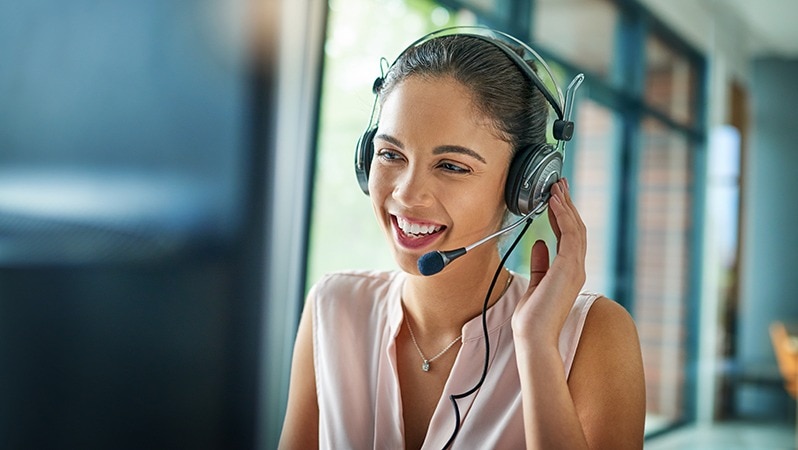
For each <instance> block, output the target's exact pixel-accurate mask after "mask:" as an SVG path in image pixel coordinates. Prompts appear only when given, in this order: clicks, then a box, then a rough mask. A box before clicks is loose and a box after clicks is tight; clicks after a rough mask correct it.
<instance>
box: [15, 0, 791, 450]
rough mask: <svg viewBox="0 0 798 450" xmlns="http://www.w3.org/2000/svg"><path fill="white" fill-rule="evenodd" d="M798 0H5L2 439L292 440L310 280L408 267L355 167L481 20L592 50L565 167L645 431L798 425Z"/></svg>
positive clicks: (574, 53)
mask: <svg viewBox="0 0 798 450" xmlns="http://www.w3.org/2000/svg"><path fill="white" fill-rule="evenodd" d="M795 17H798V3H796V2H795V1H793V0H758V1H749V0H567V1H566V0H329V1H323V0H319V1H316V0H300V1H295V0H225V1H222V0H198V1H195V2H177V1H160V2H153V1H117V2H92V1H88V0H78V1H72V2H60V1H55V0H37V1H32V2H13V1H11V0H2V1H0V398H2V401H0V446H2V447H3V448H14V449H27V448H31V449H34V448H35V449H42V448H59V449H63V448H81V449H87V448H103V449H108V448H114V449H127V448H130V449H134V448H135V449H139V448H194V449H222V448H223V449H231V448H243V449H250V448H277V442H278V438H279V433H280V428H281V423H282V417H283V414H284V411H285V403H286V397H287V388H288V377H289V367H290V358H291V350H292V345H293V339H294V335H295V333H296V326H297V324H298V320H299V315H300V313H301V309H302V304H303V301H304V297H305V294H306V292H307V290H308V289H309V287H310V286H311V285H312V283H313V282H314V280H315V279H317V278H318V277H319V276H320V275H321V274H323V273H325V272H329V271H334V270H344V269H367V268H376V269H391V268H392V267H393V266H392V261H391V259H390V254H389V252H388V251H387V249H386V247H384V246H385V244H384V242H383V238H382V236H381V235H380V231H379V229H378V227H377V226H376V224H375V223H374V220H373V218H372V212H371V208H370V204H369V201H368V198H367V197H365V196H363V194H362V193H361V192H360V191H359V189H358V188H357V183H356V180H355V175H354V170H353V167H352V158H353V151H354V146H355V142H356V141H357V139H358V137H359V135H360V134H361V133H362V132H363V130H364V129H365V128H366V126H367V124H368V120H369V114H370V113H371V108H372V105H373V101H374V98H373V94H372V93H371V84H372V82H373V80H374V78H375V77H376V76H377V75H379V73H380V70H381V65H382V64H383V63H381V58H385V59H386V60H387V61H388V62H390V61H392V60H393V58H395V57H396V56H397V55H398V54H399V52H400V51H401V50H402V49H403V48H405V47H406V46H407V45H408V44H409V43H411V42H412V41H414V40H415V39H416V38H418V37H420V36H421V35H423V34H425V33H427V32H429V31H432V30H434V29H437V28H441V27H444V26H451V25H471V24H481V25H486V26H489V27H493V28H496V29H499V30H502V31H505V32H508V33H511V34H513V35H514V36H516V37H519V38H520V39H522V40H524V41H525V42H527V43H528V44H529V45H531V46H532V47H533V48H535V49H536V50H537V51H538V52H539V53H540V55H541V56H542V57H543V58H544V59H545V60H546V61H547V62H548V64H549V65H550V66H551V67H552V71H553V73H554V75H555V78H556V79H555V80H554V81H556V83H558V85H559V86H560V87H561V88H562V89H564V88H565V85H566V84H567V83H568V81H569V80H571V79H572V77H573V76H575V75H576V74H577V73H584V74H585V82H584V84H583V86H582V87H581V88H580V90H579V92H578V94H577V97H576V101H575V106H574V111H573V117H574V121H575V122H576V134H575V138H574V140H573V141H572V142H569V144H568V147H567V150H566V152H567V153H566V163H565V168H564V171H565V174H566V176H568V178H569V181H570V183H571V185H572V189H573V191H574V198H575V201H576V202H577V205H578V206H579V208H580V211H581V212H582V214H583V216H584V218H585V221H586V223H587V226H588V229H589V239H590V241H589V250H588V261H587V272H588V281H587V285H588V286H589V287H590V288H591V289H593V290H599V291H601V292H603V293H605V294H606V295H607V296H609V297H611V298H613V299H614V300H616V301H618V302H619V303H620V304H621V305H623V306H624V307H625V308H627V309H628V310H629V312H630V313H631V314H632V316H633V317H634V319H635V321H636V323H637V325H638V329H639V333H640V336H641V344H642V349H643V357H644V363H645V370H646V384H647V420H646V443H645V446H646V448H650V449H666V448H667V449H699V448H708V449H711V448H739V449H743V448H746V449H747V448H750V449H782V448H785V449H786V448H795V447H796V445H798V438H796V420H797V419H796V411H797V407H796V398H795V382H796V381H795V378H792V380H791V379H790V377H795V376H796V375H795V373H796V372H795V365H796V363H795V360H796V358H798V356H795V355H796V354H798V337H796V336H798V301H796V300H795V299H794V298H793V297H794V293H795V292H798V277H796V276H795V275H794V274H793V273H792V268H794V267H796V266H798V237H797V236H798V233H796V232H795V230H794V229H793V224H794V223H796V221H798V203H796V201H795V200H793V199H792V198H791V194H792V193H795V192H798V177H796V176H795V175H794V173H793V172H794V168H795V167H798V152H796V151H795V146H796V144H798V127H796V126H795V124H794V123H795V122H796V119H798V116H797V115H796V113H795V110H794V108H793V105H795V104H798V29H796V27H794V26H793V24H792V23H791V21H792V20H793V19H794V18H795ZM547 233H550V230H549V229H547V225H546V224H545V222H543V223H540V224H536V225H535V226H533V228H532V230H531V236H532V238H534V237H544V238H545V237H547V236H548V238H550V237H551V236H550V234H547ZM511 264H512V266H513V268H515V269H516V270H518V271H519V272H521V273H523V270H524V269H525V268H526V266H525V264H527V262H526V261H525V258H524V256H523V252H519V253H517V254H515V255H514V258H513V260H511ZM527 270H528V268H527ZM780 324H782V325H784V327H783V330H785V331H786V336H787V340H786V346H785V347H782V348H787V350H788V351H787V352H786V353H784V352H782V353H781V354H786V355H787V356H786V357H787V358H788V359H789V358H792V361H793V362H792V363H791V364H792V372H790V370H789V369H790V366H789V364H790V363H789V361H788V360H785V359H777V355H779V354H780V353H779V350H778V348H779V347H778V346H777V345H776V342H777V340H776V339H775V336H776V333H774V330H777V329H781V328H777V326H778V325H780ZM784 361H787V362H784ZM790 374H791V375H790ZM790 383H792V393H790V392H789V391H790Z"/></svg>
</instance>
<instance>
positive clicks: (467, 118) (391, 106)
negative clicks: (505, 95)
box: [379, 76, 504, 145]
mask: <svg viewBox="0 0 798 450" xmlns="http://www.w3.org/2000/svg"><path fill="white" fill-rule="evenodd" d="M379 127H380V130H381V131H386V132H389V133H394V132H400V131H401V132H404V133H413V134H417V133H420V132H425V133H427V134H431V135H438V136H439V137H440V138H441V139H454V140H456V141H466V142H459V143H461V144H464V145H465V144H466V143H467V140H468V139H472V140H473V139H474V138H476V137H479V138H480V141H481V140H498V141H502V142H504V141H503V140H502V139H500V138H499V133H498V132H497V129H496V127H495V126H494V124H493V121H492V120H491V119H490V118H489V117H488V116H487V115H486V114H485V113H483V112H482V111H480V110H479V108H478V107H477V104H476V102H475V96H474V93H473V92H472V91H471V89H469V88H468V87H467V86H465V85H464V84H462V83H460V82H459V81H457V80H455V79H454V78H452V77H449V76H435V77H426V76H423V77H422V76H410V77H408V78H406V79H404V80H402V81H401V82H399V83H398V84H397V85H395V86H394V87H393V89H391V90H390V92H389V93H387V95H386V96H385V97H384V98H383V99H382V107H381V108H380V119H379ZM447 143H454V142H447Z"/></svg>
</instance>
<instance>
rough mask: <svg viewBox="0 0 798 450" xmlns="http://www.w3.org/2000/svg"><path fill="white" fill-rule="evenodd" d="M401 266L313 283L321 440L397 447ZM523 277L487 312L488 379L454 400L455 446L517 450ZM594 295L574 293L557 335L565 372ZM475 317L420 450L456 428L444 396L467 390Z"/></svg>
mask: <svg viewBox="0 0 798 450" xmlns="http://www.w3.org/2000/svg"><path fill="white" fill-rule="evenodd" d="M404 278H405V277H404V274H403V273H401V272H343V273H336V274H331V275H328V276H325V277H323V278H322V279H321V280H320V281H319V282H318V283H316V285H315V286H314V287H313V288H312V289H311V291H310V293H309V296H308V298H309V300H310V301H312V302H313V305H314V306H313V307H314V310H313V350H314V355H313V358H314V366H315V371H316V390H317V392H316V393H317V396H318V402H319V447H320V448H323V449H326V448H330V449H344V448H345V449H368V448H374V449H398V448H404V446H405V444H404V423H403V419H402V401H401V397H400V391H399V378H398V373H397V366H396V336H397V334H398V333H399V327H400V326H401V325H402V321H403V312H402V307H401V292H402V284H403V282H404ZM528 284H529V281H528V280H527V279H524V278H522V277H520V276H518V275H517V274H516V275H515V277H514V280H513V282H512V283H511V284H510V287H509V288H508V290H507V293H505V295H504V296H503V297H502V299H501V300H500V301H498V302H497V303H496V304H495V305H493V306H492V307H491V308H490V309H489V310H488V312H487V323H488V330H489V335H490V344H491V353H490V362H489V366H488V367H489V368H488V373H487V377H486V379H485V382H484V384H483V385H482V387H481V388H480V389H479V391H477V392H476V393H475V394H474V395H471V396H469V397H467V398H464V399H460V400H458V405H459V408H460V416H461V420H462V425H461V429H460V433H459V434H458V436H457V438H456V440H455V442H454V448H463V447H471V448H477V447H478V448H502V449H504V448H508V449H509V448H524V446H525V442H524V426H523V417H522V405H521V386H520V382H519V379H518V369H517V367H516V362H515V346H514V345H513V333H512V329H511V327H510V319H511V318H512V315H513V311H514V309H515V305H516V303H517V302H518V300H519V299H520V297H521V295H523V293H524V292H526V289H527V286H528ZM598 297H599V296H598V295H597V294H584V293H583V294H580V295H579V297H578V298H577V299H576V302H575V303H574V306H573V308H572V309H571V313H570V314H569V316H568V318H567V319H566V322H565V325H564V326H563V329H562V332H561V333H560V341H559V349H560V354H561V355H562V361H563V370H565V373H566V377H567V376H568V374H569V373H570V370H571V365H572V364H573V360H574V354H575V353H576V347H577V345H578V343H579V336H580V335H581V333H582V327H583V325H584V323H585V318H586V317H587V313H588V310H589V309H590V306H591V305H592V304H593V302H594V301H595V300H596V298H598ZM483 339H484V337H483V333H482V319H481V317H476V318H474V319H473V320H471V321H469V322H468V323H466V324H465V325H464V326H463V343H462V346H461V347H460V351H459V353H458V354H457V358H456V360H455V362H454V365H453V367H452V370H451V373H450V375H449V379H448V380H447V382H446V386H445V387H444V390H443V395H442V396H441V398H440V399H439V400H438V404H437V406H436V407H435V412H434V413H433V415H432V419H431V421H430V424H429V429H428V430H427V435H426V439H425V441H424V445H423V447H422V448H424V449H436V450H437V449H440V448H443V445H444V444H445V443H446V442H447V440H448V439H449V437H450V436H451V434H452V431H453V430H454V425H455V416H454V409H453V407H452V404H451V401H450V400H449V395H451V394H459V393H462V392H465V391H467V390H469V389H471V388H472V387H473V386H474V384H476V382H477V381H478V380H479V377H480V375H481V374H482V368H483V365H484V359H485V347H484V345H483V342H482V341H483Z"/></svg>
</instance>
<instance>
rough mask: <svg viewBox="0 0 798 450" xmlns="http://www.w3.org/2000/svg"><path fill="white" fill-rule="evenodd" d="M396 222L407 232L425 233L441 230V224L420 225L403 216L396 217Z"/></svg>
mask: <svg viewBox="0 0 798 450" xmlns="http://www.w3.org/2000/svg"><path fill="white" fill-rule="evenodd" d="M396 223H397V224H398V225H399V228H400V229H401V230H402V231H403V232H404V233H405V234H414V235H423V234H430V233H436V232H438V231H440V229H441V226H440V225H420V224H417V223H412V224H411V223H409V222H408V221H407V220H406V219H403V218H401V217H397V218H396Z"/></svg>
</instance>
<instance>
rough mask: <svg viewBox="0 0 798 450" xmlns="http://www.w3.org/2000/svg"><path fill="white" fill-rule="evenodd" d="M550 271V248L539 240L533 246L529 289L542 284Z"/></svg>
mask: <svg viewBox="0 0 798 450" xmlns="http://www.w3.org/2000/svg"><path fill="white" fill-rule="evenodd" d="M548 270H549V248H548V247H547V246H546V242H545V241H542V240H537V241H535V243H534V244H533V245H532V257H531V259H530V263H529V272H530V273H529V287H534V286H537V285H538V284H540V281H541V280H542V279H543V277H544V276H545V275H546V272H547V271H548Z"/></svg>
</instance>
